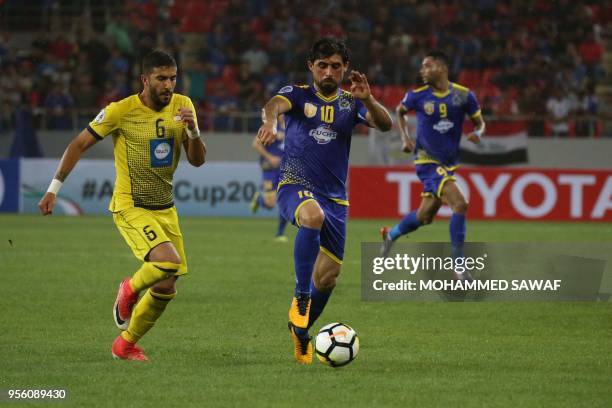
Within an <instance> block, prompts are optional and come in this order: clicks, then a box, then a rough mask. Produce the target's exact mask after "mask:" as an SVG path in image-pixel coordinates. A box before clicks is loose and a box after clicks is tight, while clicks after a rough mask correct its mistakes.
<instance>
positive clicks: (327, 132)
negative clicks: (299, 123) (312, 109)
mask: <svg viewBox="0 0 612 408" xmlns="http://www.w3.org/2000/svg"><path fill="white" fill-rule="evenodd" d="M308 135H310V136H312V137H313V138H314V139H315V140H316V141H317V143H318V144H328V143H329V142H331V141H332V140H334V139H335V138H336V136H338V133H336V132H335V131H334V130H332V129H331V128H330V127H329V126H327V125H321V126H319V127H318V128H316V129H312V130H311V131H310V132H308Z"/></svg>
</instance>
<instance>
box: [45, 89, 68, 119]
mask: <svg viewBox="0 0 612 408" xmlns="http://www.w3.org/2000/svg"><path fill="white" fill-rule="evenodd" d="M72 107H73V102H72V97H71V96H70V95H69V94H68V92H66V91H65V90H64V89H62V87H61V85H60V84H59V83H55V84H53V87H52V88H51V92H49V94H48V95H47V98H46V99H45V110H46V112H47V127H48V128H49V129H71V128H72V117H71V113H72V112H71V109H72Z"/></svg>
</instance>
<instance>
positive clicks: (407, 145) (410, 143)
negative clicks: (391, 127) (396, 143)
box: [395, 103, 414, 153]
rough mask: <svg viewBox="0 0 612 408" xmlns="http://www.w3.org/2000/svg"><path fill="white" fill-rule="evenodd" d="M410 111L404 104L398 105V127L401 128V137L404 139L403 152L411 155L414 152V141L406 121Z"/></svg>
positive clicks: (396, 111)
mask: <svg viewBox="0 0 612 408" xmlns="http://www.w3.org/2000/svg"><path fill="white" fill-rule="evenodd" d="M407 113H408V109H406V107H405V106H404V105H403V104H401V103H400V104H399V105H397V108H395V114H396V115H397V125H398V126H399V132H400V136H401V138H402V151H403V152H405V153H410V152H412V151H413V150H414V140H413V139H412V137H410V131H409V130H408V122H407V121H406V114H407Z"/></svg>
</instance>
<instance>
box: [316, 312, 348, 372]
mask: <svg viewBox="0 0 612 408" xmlns="http://www.w3.org/2000/svg"><path fill="white" fill-rule="evenodd" d="M315 351H316V353H317V358H318V359H319V361H321V362H322V363H323V364H327V365H328V366H331V367H342V366H344V365H347V364H348V363H350V362H351V361H353V360H354V359H355V357H357V353H358V352H359V337H357V333H355V330H353V329H352V328H351V327H350V326H348V325H346V324H343V323H330V324H328V325H326V326H323V327H322V328H321V330H319V333H318V334H317V337H316V338H315Z"/></svg>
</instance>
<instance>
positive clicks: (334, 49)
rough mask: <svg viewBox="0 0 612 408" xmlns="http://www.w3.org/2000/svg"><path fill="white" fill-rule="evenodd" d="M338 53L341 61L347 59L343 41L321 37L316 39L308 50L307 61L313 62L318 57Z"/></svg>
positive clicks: (346, 60) (347, 53) (345, 61)
mask: <svg viewBox="0 0 612 408" xmlns="http://www.w3.org/2000/svg"><path fill="white" fill-rule="evenodd" d="M335 54H338V55H340V56H341V57H342V62H343V63H345V64H346V63H347V62H348V61H349V52H348V48H346V44H345V43H344V41H341V40H337V39H335V38H321V39H320V40H317V41H316V42H315V43H314V44H313V45H312V47H311V48H310V51H309V52H308V61H310V62H311V63H312V62H315V61H316V60H318V59H323V58H329V57H331V56H332V55H335Z"/></svg>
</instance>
